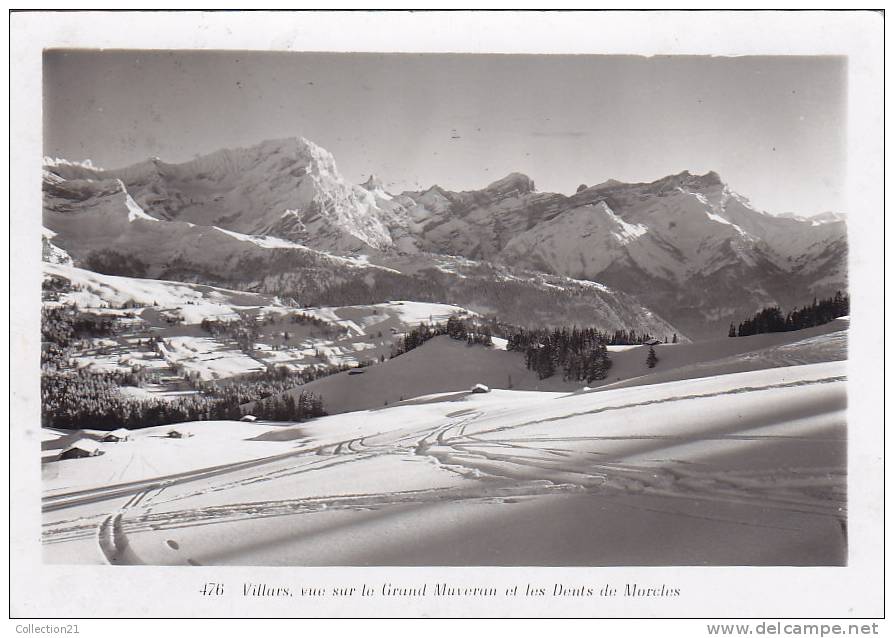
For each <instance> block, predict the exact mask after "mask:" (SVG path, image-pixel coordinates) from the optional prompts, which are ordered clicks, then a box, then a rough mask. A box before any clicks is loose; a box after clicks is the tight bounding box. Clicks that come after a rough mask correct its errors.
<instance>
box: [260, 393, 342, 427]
mask: <svg viewBox="0 0 894 638" xmlns="http://www.w3.org/2000/svg"><path fill="white" fill-rule="evenodd" d="M251 413H252V414H253V415H254V416H256V417H258V418H259V419H265V420H269V421H304V420H305V419H310V418H313V417H318V416H326V411H325V410H324V409H323V399H322V398H321V397H319V396H317V395H316V394H313V393H312V392H304V391H301V392H299V393H298V397H297V398H296V397H295V396H294V395H292V394H291V393H285V394H279V395H276V396H273V397H270V398H269V399H265V400H263V401H258V402H257V403H255V404H254V407H253V408H252V410H251Z"/></svg>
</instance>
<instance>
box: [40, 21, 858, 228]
mask: <svg viewBox="0 0 894 638" xmlns="http://www.w3.org/2000/svg"><path fill="white" fill-rule="evenodd" d="M594 37H595V35H594ZM44 70H45V76H44V98H45V99H44V106H45V110H44V153H45V155H50V156H53V157H63V158H66V159H71V160H83V159H90V160H92V161H93V162H94V164H97V165H99V166H102V167H104V168H118V167H121V166H125V165H128V164H132V163H135V162H138V161H141V160H144V159H146V158H148V157H152V156H157V157H160V158H161V159H162V160H164V161H167V162H180V161H185V160H188V159H191V158H192V157H195V156H196V155H200V154H204V153H208V152H211V151H214V150H217V149H219V148H225V147H238V146H248V145H252V144H255V143H257V142H260V141H262V140H264V139H270V138H278V137H290V136H299V135H301V136H304V137H306V138H308V139H310V140H312V141H314V142H316V143H317V144H319V145H321V146H323V147H324V148H326V149H328V150H329V151H331V152H332V153H333V154H334V155H335V159H336V162H337V163H338V166H339V168H340V170H341V172H342V173H343V175H344V176H345V177H346V178H347V179H348V180H350V181H353V182H360V181H363V180H365V179H366V178H367V177H368V176H369V174H370V173H375V174H376V175H378V176H380V177H381V178H382V180H383V181H384V182H385V184H386V187H387V188H388V189H389V190H392V191H401V190H406V189H418V188H424V187H428V186H430V185H432V184H435V183H437V184H440V185H441V186H444V187H446V188H450V189H454V190H462V189H473V188H481V187H483V186H485V185H487V184H488V183H490V182H492V181H494V180H496V179H498V178H500V177H503V176H504V175H506V174H507V173H509V172H512V171H519V172H523V173H525V174H527V175H529V176H530V177H531V178H533V180H534V182H535V184H536V185H537V188H538V189H540V190H542V191H555V192H563V193H569V194H570V193H573V192H574V191H575V189H576V188H577V186H578V185H579V184H581V183H585V184H588V185H592V184H596V183H599V182H603V181H605V180H607V179H609V178H614V179H619V180H622V181H637V182H639V181H651V180H654V179H657V178H659V177H663V176H664V175H668V174H671V173H678V172H680V171H683V170H689V171H691V172H693V173H704V172H706V171H709V170H715V171H717V172H718V173H720V175H721V177H722V178H723V179H724V180H725V181H726V182H727V183H728V184H729V185H730V186H731V187H732V188H733V189H734V190H736V191H738V192H739V193H741V194H742V195H745V196H746V197H749V198H750V199H751V200H752V202H753V203H754V204H755V205H756V206H757V207H758V208H761V209H764V210H767V211H769V212H773V213H782V212H787V211H792V212H796V213H799V214H805V215H811V214H815V213H819V212H823V211H827V210H836V211H841V212H846V211H844V210H843V202H844V194H843V192H842V189H843V185H844V181H845V175H844V169H845V155H844V153H845V130H844V127H845V120H846V60H845V59H844V58H832V57H812V58H804V57H789V58H784V57H745V58H709V57H664V58H641V57H618V56H519V55H487V56H481V55H441V54H437V55H434V54H429V55H417V54H390V55H382V54H338V53H336V54H317V53H310V54H305V53H297V54H295V53H244V52H243V53H240V52H191V51H171V52H149V51H102V52H100V51H96V52H91V51H50V52H47V53H46V54H45V57H44Z"/></svg>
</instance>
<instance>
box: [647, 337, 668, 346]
mask: <svg viewBox="0 0 894 638" xmlns="http://www.w3.org/2000/svg"><path fill="white" fill-rule="evenodd" d="M662 343H664V342H663V341H661V340H660V339H649V340H648V341H646V342H645V344H646V345H647V346H657V345H660V344H662Z"/></svg>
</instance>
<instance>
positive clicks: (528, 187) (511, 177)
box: [485, 173, 534, 195]
mask: <svg viewBox="0 0 894 638" xmlns="http://www.w3.org/2000/svg"><path fill="white" fill-rule="evenodd" d="M485 190H487V191H491V192H494V193H497V194H499V195H508V194H510V193H513V192H515V193H518V194H519V195H526V194H528V193H532V192H534V180H533V179H531V178H530V177H528V176H527V175H525V174H524V173H509V174H508V175H507V176H506V177H504V178H502V179H498V180H497V181H495V182H491V183H490V184H488V186H487V188H486V189H485Z"/></svg>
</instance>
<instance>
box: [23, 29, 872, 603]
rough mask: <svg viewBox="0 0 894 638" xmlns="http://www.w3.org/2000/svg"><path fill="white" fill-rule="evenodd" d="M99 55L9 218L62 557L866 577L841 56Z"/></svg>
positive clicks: (35, 436)
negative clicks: (858, 497)
mask: <svg viewBox="0 0 894 638" xmlns="http://www.w3.org/2000/svg"><path fill="white" fill-rule="evenodd" d="M734 15H735V14H733V15H731V16H729V17H730V18H732V17H733V16H734ZM118 17H119V18H120V17H123V16H118ZM228 17H229V18H230V19H231V20H232V19H234V18H236V16H235V15H230V16H228ZM404 17H407V16H404ZM529 17H531V16H529ZM277 18H279V19H282V20H289V19H294V20H296V21H298V22H300V20H301V19H302V18H303V16H300V15H295V14H281V15H280V16H274V18H273V19H277ZM600 18H601V16H600V15H599V13H598V12H597V13H595V14H588V15H587V16H586V19H587V20H589V21H591V22H592V23H593V25H594V27H596V28H598V26H599V23H600ZM135 20H139V18H135ZM100 44H101V43H97V44H96V45H95V46H89V45H85V44H84V43H81V44H80V45H78V46H46V47H44V48H42V50H41V52H40V72H41V74H40V77H39V79H37V80H35V81H36V82H37V84H36V85H37V86H38V88H39V95H40V98H39V101H40V118H41V122H40V124H41V130H40V131H39V135H38V136H37V137H36V139H37V144H39V147H40V155H41V157H42V159H41V160H40V162H39V164H40V166H38V163H37V162H36V161H33V162H30V163H29V166H32V167H33V171H34V172H35V174H34V175H33V176H31V177H32V178H33V179H34V180H35V182H34V183H37V179H38V178H37V173H36V171H39V176H40V177H39V191H40V192H39V195H37V194H36V193H33V194H31V195H32V196H33V201H38V202H39V205H40V207H41V209H40V211H38V210H27V211H26V210H16V209H14V210H13V211H12V215H13V216H17V215H22V216H29V217H32V218H34V220H36V219H39V220H40V236H39V237H33V238H30V239H29V241H32V242H33V245H29V246H28V250H29V251H37V247H38V242H39V246H40V263H39V264H35V265H34V267H33V268H34V273H35V275H34V276H32V277H31V278H30V279H29V281H30V282H32V283H33V284H34V285H39V286H40V290H39V310H38V309H35V310H34V314H33V315H32V316H37V312H38V311H39V341H38V340H37V337H36V332H37V328H38V325H37V324H35V325H33V326H30V329H32V330H33V331H34V333H35V336H34V339H35V344H37V343H39V347H38V346H35V347H34V348H33V350H32V355H33V356H39V397H35V399H37V401H36V402H35V403H34V405H33V406H32V407H33V408H34V410H33V413H34V414H35V418H37V412H38V410H37V407H36V406H38V405H39V423H34V422H28V423H21V422H20V423H13V424H12V427H22V428H24V429H25V430H26V431H27V432H28V439H29V441H30V443H29V446H30V447H29V451H28V454H29V455H31V458H32V462H33V463H34V464H35V466H36V464H37V459H38V457H39V476H40V478H39V481H35V483H36V485H35V486H34V489H35V490H37V491H38V492H39V503H36V502H35V503H32V505H31V506H33V507H34V508H35V514H34V517H35V521H36V523H35V525H33V526H32V528H31V529H30V531H31V533H33V534H34V538H31V539H30V542H34V543H36V544H38V545H39V554H38V560H39V564H40V565H42V566H43V568H48V569H52V568H54V567H61V566H69V567H71V566H74V567H73V568H75V569H78V568H83V569H87V568H88V566H104V568H105V569H107V570H110V573H112V574H114V571H115V570H126V569H127V568H128V567H129V566H144V567H145V566H150V567H151V566H156V567H159V566H164V567H179V568H182V571H177V572H176V574H178V576H177V578H186V577H189V578H191V577H192V575H193V574H195V573H196V572H194V571H191V570H192V568H197V567H203V568H210V567H215V568H228V567H244V568H267V567H290V568H296V567H482V568H485V567H486V568H492V567H514V568H542V567H555V568H569V567H575V568H597V567H600V568H601V567H619V568H620V567H624V568H639V567H675V568H687V567H799V568H800V567H813V568H835V569H846V568H847V567H848V566H849V565H853V555H854V554H853V552H854V551H859V548H857V549H856V550H855V547H854V546H855V544H859V542H858V541H855V540H854V537H853V529H854V523H853V521H852V518H851V515H850V513H851V509H852V508H851V503H852V499H853V498H854V494H855V486H854V484H853V482H852V477H851V471H850V470H849V457H850V460H851V461H853V454H854V449H857V450H858V454H864V453H865V450H861V449H859V448H854V443H853V439H852V438H851V435H852V432H853V430H854V429H855V428H859V429H860V430H863V431H865V430H871V432H872V433H873V436H875V435H878V437H879V438H878V440H880V437H881V432H882V428H883V424H882V422H881V421H874V420H861V419H856V420H855V418H854V417H853V414H854V413H853V398H852V390H853V387H852V382H851V381H850V380H849V379H850V378H851V377H850V374H849V372H850V366H849V364H850V363H853V362H852V361H849V352H850V351H851V350H852V349H853V345H852V343H853V340H854V339H855V336H854V334H853V333H852V328H851V306H852V298H851V297H852V291H853V288H854V286H855V282H854V276H853V272H852V269H851V268H850V267H849V263H853V262H854V260H855V259H860V258H866V259H868V258H869V254H868V253H866V252H863V253H862V254H856V255H855V252H854V245H853V244H852V240H853V238H854V235H855V234H859V233H863V232H864V230H865V226H866V223H867V222H868V221H871V220H873V219H874V220H875V222H873V223H877V224H878V227H879V228H880V227H881V223H882V212H881V203H880V202H875V203H876V204H877V205H878V208H877V209H875V210H870V209H866V208H861V209H860V210H855V209H854V202H855V200H854V199H853V198H852V197H850V196H849V192H850V191H849V182H848V179H849V171H853V161H854V156H853V154H849V142H850V141H852V139H850V138H849V127H848V121H849V120H848V118H849V113H851V112H852V109H854V108H855V105H854V104H852V103H849V86H852V83H853V80H852V79H849V78H850V77H851V76H852V74H853V72H854V68H853V66H852V65H851V61H850V60H849V58H848V56H847V55H846V54H834V53H821V54H815V55H806V54H779V53H765V54H741V55H724V54H722V52H718V53H717V54H708V53H701V54H687V53H677V52H668V53H667V54H649V55H641V54H637V53H636V52H635V51H634V50H633V49H631V52H630V53H621V52H617V51H612V52H600V51H599V50H598V47H597V50H595V51H591V52H589V53H575V54H568V53H550V54H546V53H530V52H528V53H502V52H464V51H431V52H410V51H390V50H378V51H377V50H353V51H352V50H345V51H338V50H331V51H326V50H300V48H299V49H295V48H292V47H285V46H282V47H278V46H276V44H275V43H274V45H273V46H272V47H268V48H267V49H266V50H259V49H254V50H252V49H251V48H239V47H231V46H226V47H218V48H215V47H214V46H196V47H193V48H189V47H186V48H184V47H170V48H165V47H145V46H135V47H108V46H100ZM37 133H38V132H35V131H31V132H30V134H31V135H36V134H37ZM855 218H856V219H858V223H857V226H856V227H857V230H854V229H853V226H852V220H854V219H855ZM13 266H14V268H15V265H13ZM880 281H881V280H880V279H879V281H878V282H876V284H875V285H878V286H880V285H881V284H880ZM867 283H868V282H865V281H864V284H863V286H864V289H865V287H866V284H867ZM29 285H32V284H29ZM29 294H30V295H31V296H32V298H34V299H35V300H36V299H37V292H36V291H35V290H34V289H33V288H32V289H31V290H30V292H29ZM876 294H877V295H878V299H879V300H880V299H881V290H880V289H879V290H878V291H877V293H876ZM860 303H862V304H863V307H862V311H863V312H864V313H866V312H875V310H872V311H870V310H869V309H868V308H867V305H866V304H867V303H868V304H869V305H874V304H872V303H871V302H869V301H867V299H866V298H865V297H864V298H862V299H861V298H859V296H855V297H854V300H853V305H854V306H855V312H856V309H857V306H858V305H859V304H860ZM878 312H881V311H880V309H879V310H878ZM864 328H867V327H866V326H865V325H864ZM867 329H868V328H867ZM15 336H16V335H15V334H13V337H15ZM877 336H878V337H879V338H881V335H877ZM877 354H878V355H879V358H880V353H877ZM34 368H35V369H36V362H35V365H34ZM34 382H35V384H36V380H34ZM877 401H878V403H879V406H880V404H881V397H880V396H879V397H877ZM849 408H850V409H849ZM22 462H25V461H22ZM869 462H870V463H873V462H875V461H869ZM850 467H852V466H850ZM879 467H880V457H879ZM857 491H860V488H857ZM880 505H881V504H880V503H878V504H877V506H879V507H880ZM38 506H39V513H38ZM38 520H39V522H37V521H38ZM879 558H880V557H879ZM214 573H218V572H214ZM533 573H536V571H535V572H533ZM662 573H665V574H666V573H670V572H662ZM602 578H603V579H604V577H602ZM196 582H198V581H196ZM241 582H242V581H240V585H239V587H240V588H241V587H242V584H241ZM265 582H267V581H265ZM408 582H409V581H403V582H402V581H401V580H400V579H394V578H392V579H390V580H389V581H388V582H385V583H384V584H382V583H379V584H378V586H377V587H378V588H377V595H379V596H385V597H388V596H401V597H414V596H419V597H424V596H436V597H439V596H443V597H447V598H450V597H453V596H461V595H466V594H468V591H466V589H467V588H466V589H464V587H465V585H462V584H459V583H454V582H453V581H452V580H451V579H450V578H440V579H431V580H429V581H425V580H419V579H416V580H414V581H412V583H410V584H407V583H408ZM556 582H557V583H561V582H562V581H561V580H559V581H556ZM197 586H198V585H197ZM619 586H620V588H621V589H622V592H621V594H620V595H622V596H627V597H628V598H631V597H632V598H634V599H636V598H637V597H644V598H650V599H654V598H659V599H674V598H676V597H680V596H684V595H685V593H684V592H683V591H681V588H680V586H679V585H678V584H677V585H675V584H674V583H673V582H671V581H670V580H668V578H667V577H664V576H662V577H661V578H653V579H646V578H642V579H639V580H626V581H623V582H622V584H620V585H619ZM258 587H259V588H260V589H259V591H260V592H261V593H260V594H255V595H268V592H267V589H266V587H267V585H259V586H258ZM556 587H558V588H559V589H560V590H561V591H558V593H557V592H556V589H555V588H556ZM578 587H579V588H580V591H578ZM529 588H530V586H529ZM587 588H588V587H587V586H586V585H583V584H580V582H579V581H574V582H573V583H570V584H568V585H567V587H566V586H563V585H561V584H556V585H552V584H550V587H549V588H548V591H546V592H545V595H547V596H552V597H556V596H559V597H575V596H587V595H592V592H591V594H586V589H587ZM631 588H632V589H631ZM486 590H487V587H482V591H480V592H477V594H480V595H482V596H485V597H487V596H489V595H490V594H489V593H488V592H487V591H486ZM241 592H242V590H241V589H240V593H241ZM522 593H524V592H520V593H519V595H521V594H522ZM290 595H291V594H290ZM665 613H667V612H665ZM669 613H670V614H671V615H673V613H674V612H673V611H670V612H669Z"/></svg>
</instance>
